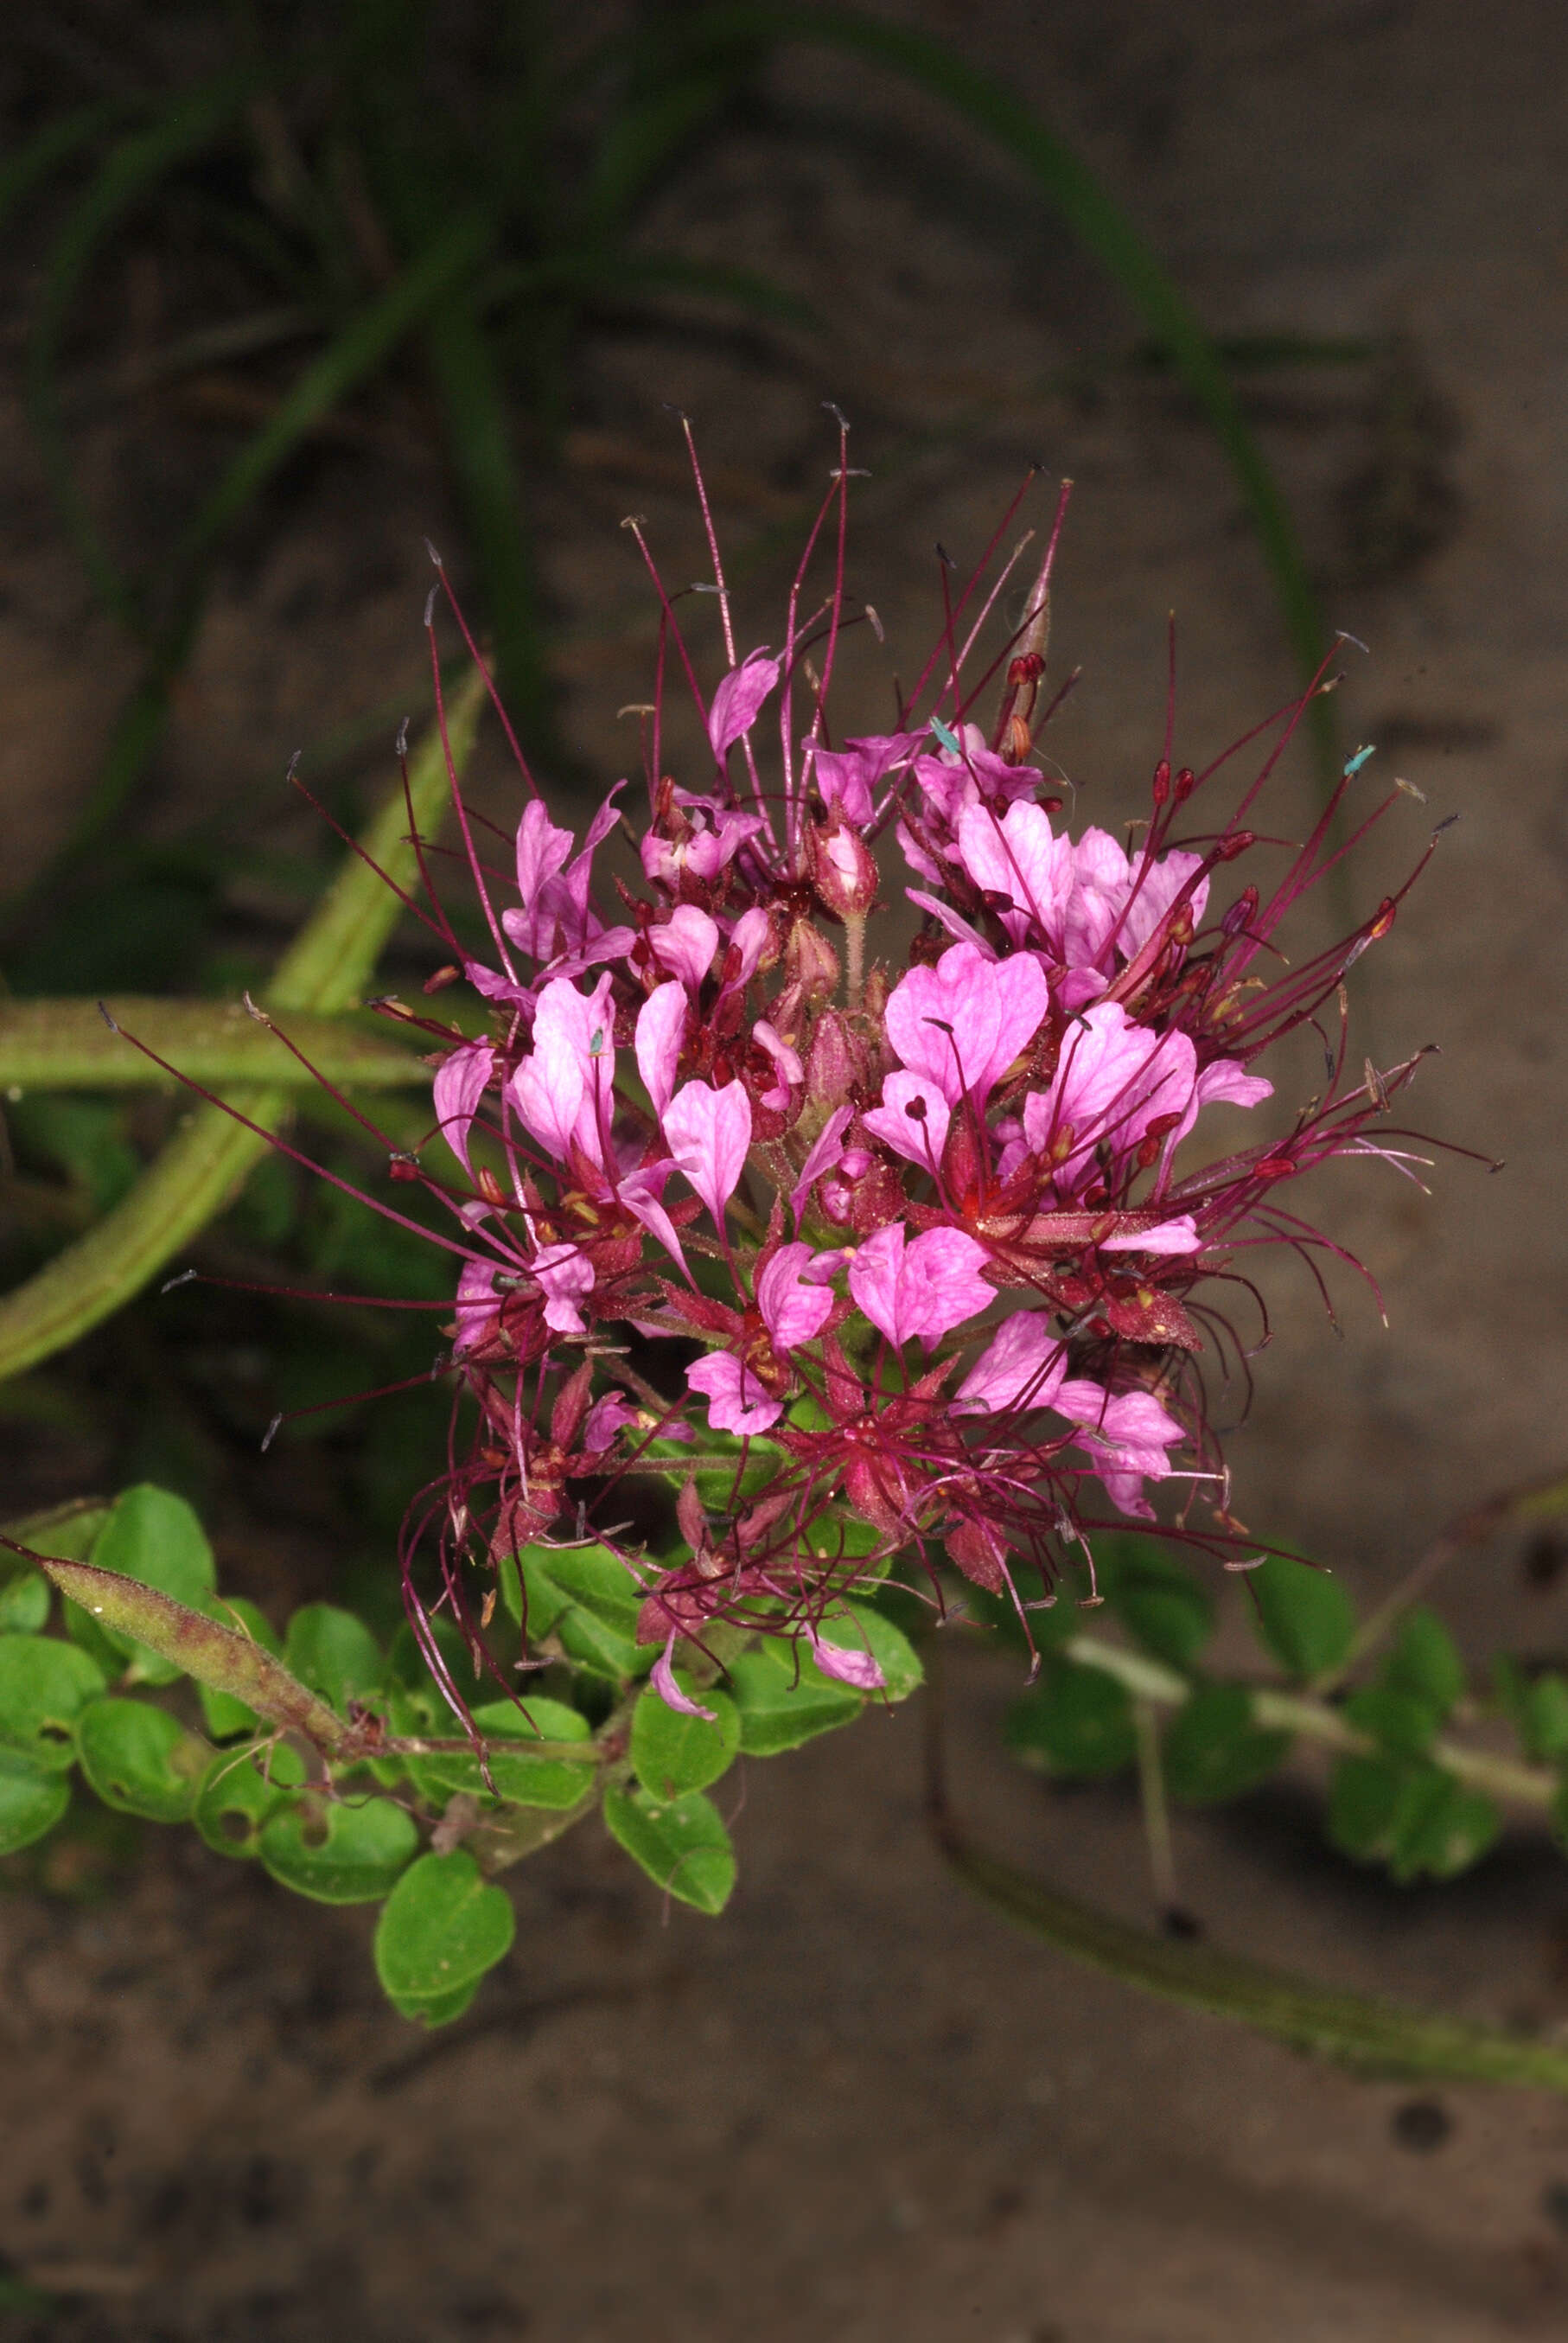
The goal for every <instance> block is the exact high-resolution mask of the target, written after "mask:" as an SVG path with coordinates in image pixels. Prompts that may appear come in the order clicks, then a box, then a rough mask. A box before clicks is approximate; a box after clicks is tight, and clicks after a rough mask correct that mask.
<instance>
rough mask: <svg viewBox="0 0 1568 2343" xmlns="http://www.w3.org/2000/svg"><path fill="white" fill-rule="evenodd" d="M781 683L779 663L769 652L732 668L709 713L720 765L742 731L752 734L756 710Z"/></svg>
mask: <svg viewBox="0 0 1568 2343" xmlns="http://www.w3.org/2000/svg"><path fill="white" fill-rule="evenodd" d="M778 680H779V661H778V660H777V659H769V657H768V654H767V653H766V651H753V652H752V653H751V655H750V657H749V659H743V660H742V661H741V663H740V665H739V667H732V668H731V669H730V670H729V674H728V675H727V676H726V677H725V678H724V679H723V681H722V682H721V683H720V684H719V689H718V690H717V691H716V692H715V693H714V695H713V705H712V706H711V708H709V711H708V737H709V740H710V741H711V742H712V744H713V753H714V755H715V756H716V757H717V758H718V759H719V763H720V764H722V763H723V762H724V759H725V756H726V754H727V753H728V751H729V749H731V748H732V747H733V746H734V744H735V742H736V741H737V740H739V738H740V736H741V734H742V733H743V732H749V730H750V729H751V727H752V725H753V724H754V723H755V722H756V720H757V711H758V709H759V708H760V707H761V705H762V703H763V701H764V700H765V699H767V697H768V695H769V692H770V691H771V690H772V689H773V687H774V685H775V684H776V683H777V682H778Z"/></svg>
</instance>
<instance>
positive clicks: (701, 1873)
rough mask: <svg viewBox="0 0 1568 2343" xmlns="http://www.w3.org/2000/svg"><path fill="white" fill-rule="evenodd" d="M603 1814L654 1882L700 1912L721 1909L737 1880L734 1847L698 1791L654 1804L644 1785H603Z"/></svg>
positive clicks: (611, 1831) (612, 1832)
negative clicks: (634, 1787) (624, 1787)
mask: <svg viewBox="0 0 1568 2343" xmlns="http://www.w3.org/2000/svg"><path fill="white" fill-rule="evenodd" d="M604 1818H605V1821H606V1823H607V1825H608V1828H609V1834H610V1836H611V1837H612V1838H613V1839H615V1840H617V1841H618V1844H619V1845H622V1846H623V1847H625V1849H626V1851H627V1853H628V1855H630V1856H631V1858H632V1861H633V1862H634V1863H638V1864H640V1865H642V1868H643V1869H644V1871H646V1872H647V1874H648V1877H649V1878H650V1879H651V1880H652V1881H653V1883H654V1885H655V1886H656V1887H662V1888H663V1889H664V1891H665V1893H666V1894H667V1895H668V1896H678V1898H679V1899H680V1901H681V1903H683V1904H692V1905H695V1906H696V1907H697V1909H698V1911H699V1912H707V1913H709V1914H712V1913H717V1912H722V1911H723V1909H724V1906H726V1904H728V1902H729V1892H730V1890H731V1888H732V1887H733V1886H734V1885H735V1850H734V1848H733V1847H732V1846H731V1845H730V1843H729V1832H728V1831H727V1830H726V1829H725V1827H724V1822H723V1818H722V1817H721V1815H719V1809H718V1807H717V1806H716V1805H714V1804H713V1801H712V1800H711V1799H710V1798H707V1797H705V1796H704V1795H703V1794H702V1792H701V1791H700V1790H692V1791H690V1792H689V1793H688V1795H686V1796H685V1797H684V1798H677V1799H676V1801H675V1803H674V1805H656V1804H655V1803H654V1802H653V1800H651V1799H650V1798H649V1797H648V1794H647V1792H646V1791H644V1790H629V1791H628V1790H615V1789H611V1790H607V1791H606V1792H605V1795H604Z"/></svg>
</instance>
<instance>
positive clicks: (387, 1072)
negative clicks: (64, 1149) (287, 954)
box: [0, 998, 430, 1092]
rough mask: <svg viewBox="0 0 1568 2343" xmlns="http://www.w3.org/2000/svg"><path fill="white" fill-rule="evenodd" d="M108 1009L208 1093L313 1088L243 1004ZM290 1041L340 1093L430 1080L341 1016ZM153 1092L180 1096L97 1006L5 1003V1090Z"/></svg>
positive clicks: (123, 1004) (143, 1003)
mask: <svg viewBox="0 0 1568 2343" xmlns="http://www.w3.org/2000/svg"><path fill="white" fill-rule="evenodd" d="M104 1007H105V1008H106V1009H107V1011H108V1012H109V1014H110V1016H111V1017H112V1018H113V1019H114V1021H115V1023H116V1025H117V1026H119V1027H120V1028H121V1030H122V1031H123V1032H125V1033H134V1034H135V1035H136V1039H137V1041H145V1042H146V1045H147V1047H148V1049H150V1050H156V1051H157V1054H158V1056H159V1057H160V1058H166V1059H167V1060H168V1061H169V1063H170V1064H171V1065H175V1066H177V1067H178V1068H179V1070H180V1071H181V1073H182V1074H186V1075H188V1076H189V1078H190V1080H191V1081H193V1082H200V1083H202V1084H203V1086H204V1087H205V1088H206V1089H208V1090H212V1089H222V1087H223V1086H224V1084H225V1083H226V1082H254V1081H266V1082H267V1083H269V1084H271V1085H274V1086H276V1084H278V1083H279V1082H282V1083H286V1084H287V1085H288V1086H289V1087H290V1088H298V1087H300V1086H302V1085H305V1084H307V1083H309V1082H310V1081H312V1080H313V1077H312V1076H311V1075H310V1074H308V1073H307V1072H306V1071H305V1069H304V1068H303V1067H302V1066H301V1065H300V1064H299V1063H298V1061H297V1060H295V1059H291V1058H288V1057H287V1055H286V1052H283V1051H279V1049H278V1046H277V1042H276V1039H275V1037H274V1036H273V1035H272V1034H270V1033H269V1032H268V1031H267V1030H266V1027H265V1026H264V1025H260V1024H258V1023H257V1022H256V1020H255V1019H254V1018H252V1017H249V1016H247V1015H246V1011H244V1009H243V1008H241V1007H240V1006H239V1004H238V1003H237V1002H234V1001H164V1000H155V999H151V998H144V999H135V998H126V999H119V998H116V999H112V1000H109V1001H106V1002H105V1003H104ZM288 1038H289V1040H290V1041H293V1042H294V1043H295V1044H296V1045H297V1047H298V1048H299V1049H300V1050H301V1051H303V1052H304V1054H305V1055H306V1057H307V1058H308V1059H309V1060H310V1062H311V1064H312V1065H313V1066H314V1067H316V1069H317V1072H319V1074H320V1075H321V1076H322V1078H323V1079H324V1080H325V1081H329V1082H332V1083H334V1084H336V1085H337V1087H338V1088H339V1089H342V1088H345V1087H347V1086H351V1085H354V1084H359V1085H361V1086H368V1087H370V1088H372V1089H379V1088H381V1087H383V1086H394V1087H395V1086H397V1085H398V1084H402V1083H409V1084H416V1085H417V1084H418V1083H421V1082H427V1081H429V1078H430V1077H429V1069H428V1068H427V1067H426V1066H425V1065H423V1064H422V1063H421V1061H420V1059H419V1057H418V1055H417V1052H416V1051H413V1050H409V1049H406V1048H404V1047H403V1045H402V1044H401V1043H400V1042H398V1041H394V1040H392V1039H391V1038H390V1037H389V1036H388V1035H387V1032H386V1031H385V1030H384V1029H383V1031H379V1032H377V1031H375V1030H373V1029H362V1028H361V1027H359V1026H358V1025H356V1024H351V1023H350V1022H348V1021H347V1020H346V1019H343V1018H337V1017H302V1016H291V1017H290V1019H289V1025H288ZM280 1058H281V1059H283V1060H284V1061H285V1062H283V1063H281V1064H280V1062H279V1061H280ZM149 1087H156V1088H165V1089H166V1088H168V1087H170V1084H169V1079H168V1076H167V1075H166V1074H165V1073H162V1072H160V1071H159V1070H158V1068H157V1067H156V1066H155V1065H154V1064H153V1062H152V1061H151V1060H150V1059H148V1058H145V1057H143V1056H142V1054H141V1052H140V1051H137V1050H128V1049H127V1048H126V1044H125V1042H124V1041H123V1040H122V1039H121V1038H120V1035H119V1034H116V1032H115V1031H113V1030H112V1029H111V1027H110V1026H109V1025H107V1024H106V1022H105V1020H104V1017H103V1014H102V1011H100V1009H99V1007H98V1004H97V1002H96V1001H80V1000H70V999H67V1000H60V1001H0V1091H7V1092H14V1091H24V1092H25V1091H36V1090H53V1091H70V1090H97V1091H103V1090H113V1091H121V1090H146V1089H148V1088H149Z"/></svg>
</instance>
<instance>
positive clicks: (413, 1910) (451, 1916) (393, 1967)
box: [376, 1848, 517, 2026]
mask: <svg viewBox="0 0 1568 2343" xmlns="http://www.w3.org/2000/svg"><path fill="white" fill-rule="evenodd" d="M516 1926H517V1923H516V1919H515V1916H514V1915H513V1912H512V1906H511V1903H510V1900H509V1898H508V1896H506V1895H505V1894H504V1893H503V1891H502V1890H501V1889H500V1888H499V1887H496V1886H494V1885H490V1884H489V1883H487V1881H486V1880H485V1879H484V1878H483V1877H482V1876H481V1875H480V1871H479V1866H478V1865H477V1863H476V1862H475V1861H474V1858H473V1856H472V1855H467V1854H466V1853H465V1852H464V1851H463V1850H462V1849H461V1848H457V1850H456V1851H455V1852H454V1853H452V1854H451V1855H420V1856H418V1857H417V1860H416V1861H415V1862H413V1863H411V1864H410V1865H409V1866H408V1868H407V1871H406V1872H404V1874H403V1875H402V1877H401V1878H400V1879H399V1880H398V1882H397V1885H396V1887H394V1888H393V1890H392V1893H391V1894H390V1896H388V1897H387V1901H386V1903H385V1905H384V1906H382V1910H381V1917H380V1919H379V1920H378V1921H377V1924H376V1974H377V1976H378V1977H379V1978H380V1980H381V1984H382V1987H383V1989H384V1990H385V1992H386V1995H387V1999H388V2000H389V2001H390V2002H391V2004H392V2006H393V2007H394V2008H395V2009H397V2010H399V2011H400V2012H401V2013H402V2015H403V2016H405V2017H412V2018H417V2019H418V2020H419V2021H421V2022H422V2023H423V2024H425V2025H427V2026H432V2025H443V2024H445V2023H446V2022H447V2020H448V2019H450V2018H453V2017H457V2016H460V2015H461V2014H462V2012H463V2011H464V2010H465V2009H466V2008H467V2006H468V2004H469V2002H470V2001H471V2000H472V1999H473V1997H474V1995H475V1993H476V1992H477V1989H478V1985H479V1980H480V1979H481V1977H483V1976H484V1975H485V1973H486V1971H487V1970H488V1969H493V1968H494V1967H495V1966H496V1963H497V1962H498V1961H499V1960H504V1959H505V1957H506V1956H507V1954H508V1952H509V1951H510V1950H511V1946H512V1938H513V1936H514V1934H515V1931H516Z"/></svg>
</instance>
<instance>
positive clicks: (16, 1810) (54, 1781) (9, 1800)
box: [0, 1749, 71, 1855]
mask: <svg viewBox="0 0 1568 2343" xmlns="http://www.w3.org/2000/svg"><path fill="white" fill-rule="evenodd" d="M70 1803H71V1785H70V1782H69V1779H68V1778H67V1776H66V1775H65V1774H64V1773H59V1772H50V1771H46V1770H45V1768H44V1767H43V1766H42V1765H30V1764H29V1763H28V1761H27V1759H26V1758H25V1757H19V1756H16V1755H14V1754H13V1753H12V1752H11V1751H10V1750H8V1749H0V1855H15V1853H16V1851H17V1849H18V1848H19V1847H24V1846H31V1845H32V1844H33V1842H34V1840H35V1839H40V1838H42V1837H43V1836H44V1835H45V1833H46V1832H48V1831H52V1830H53V1829H54V1827H55V1824H56V1823H57V1822H58V1821H59V1819H60V1817H61V1815H63V1814H64V1813H65V1809H66V1807H67V1806H68V1805H70Z"/></svg>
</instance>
